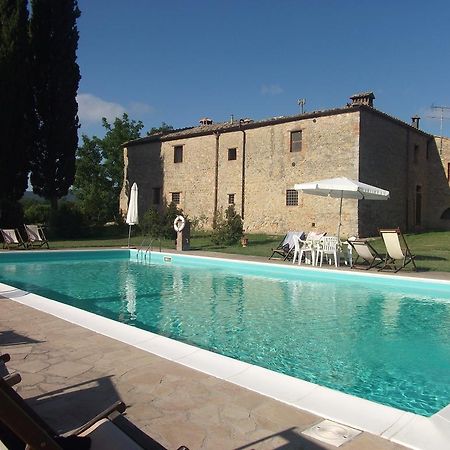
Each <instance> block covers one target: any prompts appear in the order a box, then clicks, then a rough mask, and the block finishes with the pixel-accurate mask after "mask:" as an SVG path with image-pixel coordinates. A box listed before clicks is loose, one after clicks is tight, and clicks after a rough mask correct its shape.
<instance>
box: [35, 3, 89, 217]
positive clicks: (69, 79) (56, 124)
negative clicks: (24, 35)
mask: <svg viewBox="0 0 450 450" xmlns="http://www.w3.org/2000/svg"><path fill="white" fill-rule="evenodd" d="M31 5H32V16H31V24H30V30H31V45H32V56H33V77H34V98H35V104H36V113H37V119H38V130H37V140H36V146H35V152H34V155H33V158H32V161H31V183H32V185H33V191H34V192H35V193H36V194H38V195H41V196H42V197H45V198H46V199H48V200H50V203H51V206H52V209H53V210H56V209H57V207H58V199H60V198H61V197H63V196H64V195H67V193H68V190H69V188H70V186H71V185H72V183H73V181H74V177H75V153H76V150H77V146H78V135H77V131H78V127H79V125H78V116H77V113H78V105H77V102H76V95H77V90H78V84H79V81H80V69H79V67H78V64H77V62H76V51H77V48H78V29H77V25H76V21H77V18H78V17H79V16H80V10H79V9H78V4H77V1H76V0H32V2H31Z"/></svg>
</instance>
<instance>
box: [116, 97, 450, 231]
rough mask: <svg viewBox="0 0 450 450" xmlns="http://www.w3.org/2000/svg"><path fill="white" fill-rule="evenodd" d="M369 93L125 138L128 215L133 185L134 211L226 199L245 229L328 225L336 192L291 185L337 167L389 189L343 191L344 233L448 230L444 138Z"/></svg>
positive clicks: (212, 208)
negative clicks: (328, 104)
mask: <svg viewBox="0 0 450 450" xmlns="http://www.w3.org/2000/svg"><path fill="white" fill-rule="evenodd" d="M373 100H374V95H373V94H372V93H370V92H369V93H363V94H358V95H354V96H352V97H351V103H349V104H347V105H346V106H345V107H343V108H337V109H330V110H325V111H314V112H308V113H304V114H301V115H296V116H288V117H274V118H271V119H267V120H261V121H252V120H250V119H241V120H239V121H234V120H232V121H230V122H224V123H217V124H216V123H213V122H212V121H211V120H210V119H202V120H201V121H200V126H197V127H193V128H186V129H180V130H173V131H169V132H167V133H159V134H155V135H151V136H148V137H144V138H140V139H136V140H133V141H130V142H127V143H126V144H124V160H125V167H124V186H123V189H122V194H121V199H120V207H121V210H122V211H123V213H124V214H126V210H127V204H128V193H129V189H130V186H131V185H132V184H133V182H136V183H137V184H138V186H139V210H140V212H141V214H142V213H143V212H144V211H146V210H147V209H148V208H151V207H154V208H157V209H158V208H162V206H163V205H164V204H168V203H170V202H174V203H176V204H177V205H178V206H179V207H180V208H182V209H183V211H184V213H185V214H187V215H188V216H189V217H190V218H194V217H195V218H200V217H204V218H207V219H208V222H207V226H211V224H212V218H213V217H214V214H215V213H218V212H220V211H225V209H226V208H227V207H228V205H230V204H233V205H234V206H235V208H236V211H237V212H238V213H239V214H240V215H241V216H242V218H243V219H244V228H245V230H246V231H248V232H263V233H273V234H275V233H276V234H284V233H285V232H287V231H288V230H313V229H314V230H317V231H319V230H320V231H327V232H328V233H333V234H334V233H335V232H336V227H337V222H338V213H339V200H336V199H333V198H323V197H317V196H311V195H306V194H303V193H301V192H300V193H299V192H297V191H295V190H294V184H296V183H303V182H308V181H313V180H318V179H322V178H333V177H338V176H344V177H348V178H351V179H354V180H360V181H362V182H364V183H368V184H372V185H375V186H378V187H381V188H383V189H387V190H389V191H390V199H389V200H387V201H368V200H366V201H364V200H361V201H356V200H344V202H343V217H342V219H343V220H342V231H341V234H342V236H346V235H359V236H372V235H376V234H377V229H378V228H380V227H397V226H399V227H400V228H401V229H402V230H403V231H408V232H419V231H424V230H431V229H450V188H449V170H450V141H449V139H447V138H440V137H435V136H432V135H430V134H428V133H426V132H424V131H422V130H420V128H419V118H418V117H413V119H412V123H411V124H407V123H405V122H403V121H401V120H398V119H396V118H394V117H392V116H389V115H388V114H385V113H383V112H381V111H379V110H377V109H375V108H374V106H373Z"/></svg>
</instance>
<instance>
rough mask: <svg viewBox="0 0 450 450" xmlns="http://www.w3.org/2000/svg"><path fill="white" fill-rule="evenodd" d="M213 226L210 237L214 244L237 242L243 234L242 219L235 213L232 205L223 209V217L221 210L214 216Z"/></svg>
mask: <svg viewBox="0 0 450 450" xmlns="http://www.w3.org/2000/svg"><path fill="white" fill-rule="evenodd" d="M215 224H216V226H215V228H214V231H213V234H212V236H211V239H212V241H213V243H214V244H216V245H233V244H237V243H238V242H239V240H240V239H241V237H242V236H243V235H244V228H243V224H242V219H241V216H240V215H239V214H237V213H236V210H235V209H234V205H230V206H229V207H228V208H227V210H226V211H225V218H224V217H223V213H222V211H220V213H218V214H217V216H216V218H215Z"/></svg>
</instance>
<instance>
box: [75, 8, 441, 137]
mask: <svg viewBox="0 0 450 450" xmlns="http://www.w3.org/2000/svg"><path fill="white" fill-rule="evenodd" d="M79 8H80V10H81V14H82V15H81V17H80V19H79V20H78V29H79V33H80V40H79V47H78V64H79V66H80V70H81V75H82V79H81V82H80V87H79V92H78V95H79V97H78V100H79V105H80V111H79V115H80V122H81V124H82V128H81V131H82V132H83V133H86V134H88V135H89V136H91V135H92V134H97V135H98V136H102V135H103V129H102V127H101V117H102V116H106V117H107V118H108V119H109V120H113V119H114V117H116V116H121V114H122V113H123V112H127V113H128V114H129V116H130V117H131V118H132V119H135V120H142V121H143V122H144V125H145V129H144V131H147V130H148V129H150V128H151V127H152V126H159V125H160V124H161V122H163V121H164V122H166V123H168V124H171V125H173V126H174V127H175V128H178V127H186V126H193V125H197V124H198V120H199V119H200V118H201V117H205V116H206V117H210V118H212V119H213V120H214V121H215V122H221V121H226V120H229V118H230V115H231V114H233V115H234V117H235V118H236V119H239V118H242V117H250V118H253V119H263V118H268V117H274V116H281V115H291V114H296V113H298V112H299V111H300V109H299V106H298V105H297V100H298V99H299V98H306V105H305V107H306V110H307V111H312V110H321V109H328V108H335V107H341V106H344V105H345V104H346V103H347V102H348V97H349V96H350V95H352V94H354V93H357V92H362V91H373V92H374V94H375V97H376V98H375V107H376V108H377V109H380V110H381V111H384V112H386V113H388V114H390V115H393V116H395V117H398V118H399V119H402V120H404V121H406V122H409V121H410V118H411V116H413V115H415V114H418V115H419V116H421V117H422V122H421V128H422V129H424V130H425V131H429V132H432V133H435V134H439V131H440V122H439V120H438V119H426V116H430V115H435V116H438V115H439V114H440V112H439V111H437V110H435V111H431V110H430V106H431V105H432V104H434V105H439V106H440V105H444V106H450V2H448V0H430V1H417V0H409V1H404V0H370V1H369V0H339V1H338V0H334V1H333V0H328V1H325V0H315V1H312V0H297V1H293V0H273V1H268V0H240V1H238V0H227V1H225V0H223V1H216V0H202V1H194V0H184V1H182V0H168V1H159V0H152V1H150V0H128V1H123V0H79ZM446 113H447V114H446V115H447V117H450V110H449V111H447V112H446ZM444 135H447V136H449V135H450V120H448V119H447V120H444Z"/></svg>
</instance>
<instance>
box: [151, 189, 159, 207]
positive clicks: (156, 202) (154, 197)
mask: <svg viewBox="0 0 450 450" xmlns="http://www.w3.org/2000/svg"><path fill="white" fill-rule="evenodd" d="M152 203H153V204H154V205H159V204H160V203H161V188H160V187H155V188H153V189H152Z"/></svg>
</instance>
